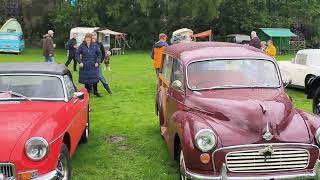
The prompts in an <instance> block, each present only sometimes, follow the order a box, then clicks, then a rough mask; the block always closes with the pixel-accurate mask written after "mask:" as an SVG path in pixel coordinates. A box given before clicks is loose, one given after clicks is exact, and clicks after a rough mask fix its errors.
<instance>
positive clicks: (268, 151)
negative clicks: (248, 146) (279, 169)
mask: <svg viewBox="0 0 320 180" xmlns="http://www.w3.org/2000/svg"><path fill="white" fill-rule="evenodd" d="M273 153H274V150H273V147H272V145H269V146H267V147H265V148H263V149H261V150H260V151H259V154H261V155H263V156H264V162H266V161H267V158H271V156H272V154H273Z"/></svg>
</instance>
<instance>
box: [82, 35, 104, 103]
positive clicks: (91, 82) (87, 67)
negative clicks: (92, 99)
mask: <svg viewBox="0 0 320 180" xmlns="http://www.w3.org/2000/svg"><path fill="white" fill-rule="evenodd" d="M101 56H102V55H101V51H100V49H99V47H98V46H97V45H96V44H95V43H94V42H93V41H92V34H91V33H87V34H86V35H85V37H84V42H83V43H82V44H81V45H80V46H79V48H78V49H77V52H76V60H77V62H78V63H79V67H80V69H79V83H81V84H84V85H85V87H86V89H87V91H88V92H89V93H91V89H92V88H91V87H92V86H93V94H94V95H96V96H97V97H101V95H100V94H99V93H98V82H99V71H98V68H99V63H100V62H101Z"/></svg>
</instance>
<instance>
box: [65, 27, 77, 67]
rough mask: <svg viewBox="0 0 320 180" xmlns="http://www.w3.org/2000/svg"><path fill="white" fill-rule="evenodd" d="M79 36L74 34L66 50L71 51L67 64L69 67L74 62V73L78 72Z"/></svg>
mask: <svg viewBox="0 0 320 180" xmlns="http://www.w3.org/2000/svg"><path fill="white" fill-rule="evenodd" d="M77 48H78V47H77V34H76V33H74V34H73V35H72V38H71V39H69V41H68V42H67V45H66V49H67V50H68V51H69V52H68V59H67V62H66V64H65V65H66V66H67V67H68V66H69V64H70V63H71V61H72V60H73V71H77V64H78V63H77V61H76V51H77Z"/></svg>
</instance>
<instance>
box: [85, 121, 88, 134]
mask: <svg viewBox="0 0 320 180" xmlns="http://www.w3.org/2000/svg"><path fill="white" fill-rule="evenodd" d="M85 131H86V138H89V123H87V124H86V130H85Z"/></svg>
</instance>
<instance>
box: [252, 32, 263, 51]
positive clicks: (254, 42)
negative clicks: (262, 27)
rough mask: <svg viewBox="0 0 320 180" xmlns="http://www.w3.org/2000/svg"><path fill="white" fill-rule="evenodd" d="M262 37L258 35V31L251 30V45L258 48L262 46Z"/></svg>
mask: <svg viewBox="0 0 320 180" xmlns="http://www.w3.org/2000/svg"><path fill="white" fill-rule="evenodd" d="M260 42H261V41H260V39H259V37H258V36H257V32H255V31H252V32H251V40H250V42H249V45H250V46H252V47H255V48H257V49H260V48H261V43H260Z"/></svg>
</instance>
